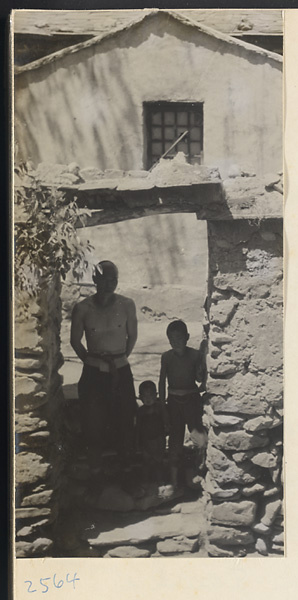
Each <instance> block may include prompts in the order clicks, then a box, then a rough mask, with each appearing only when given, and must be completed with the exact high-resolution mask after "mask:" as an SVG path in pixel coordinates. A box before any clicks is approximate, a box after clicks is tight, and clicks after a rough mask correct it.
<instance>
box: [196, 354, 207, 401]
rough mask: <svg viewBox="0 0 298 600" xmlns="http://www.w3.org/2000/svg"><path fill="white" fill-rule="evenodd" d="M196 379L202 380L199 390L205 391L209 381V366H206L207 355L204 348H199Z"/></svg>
mask: <svg viewBox="0 0 298 600" xmlns="http://www.w3.org/2000/svg"><path fill="white" fill-rule="evenodd" d="M196 381H199V382H200V384H201V385H200V388H199V391H200V392H203V391H205V390H206V382H207V366H206V356H205V353H204V351H203V349H201V348H200V350H198V356H197V360H196Z"/></svg>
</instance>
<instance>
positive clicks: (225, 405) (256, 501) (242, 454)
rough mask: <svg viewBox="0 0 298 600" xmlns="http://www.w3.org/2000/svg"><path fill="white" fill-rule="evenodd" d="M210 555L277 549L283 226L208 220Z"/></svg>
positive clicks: (279, 539) (279, 533)
mask: <svg viewBox="0 0 298 600" xmlns="http://www.w3.org/2000/svg"><path fill="white" fill-rule="evenodd" d="M208 239H209V261H210V262H209V265H210V269H209V295H208V306H207V313H208V322H209V334H208V337H209V354H208V371H209V378H208V394H207V395H206V398H207V401H206V410H205V417H204V419H205V424H206V426H207V428H208V431H209V434H208V450H207V468H208V473H207V476H206V481H205V491H206V494H207V497H208V501H209V520H210V526H209V529H208V535H209V554H210V555H211V556H233V555H234V554H235V553H237V552H238V551H239V549H241V548H242V551H243V552H246V551H247V550H248V549H249V548H252V547H254V548H255V549H256V550H257V551H258V552H259V553H260V554H263V555H267V554H268V553H270V552H276V553H282V552H283V536H282V521H283V517H282V514H281V513H282V491H281V488H282V420H283V408H282V293H283V287H282V256H281V255H282V224H281V221H279V220H276V219H273V220H270V219H269V220H264V221H263V222H259V223H256V222H249V221H247V220H245V221H236V222H229V223H209V225H208Z"/></svg>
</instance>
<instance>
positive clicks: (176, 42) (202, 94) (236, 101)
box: [15, 15, 282, 177]
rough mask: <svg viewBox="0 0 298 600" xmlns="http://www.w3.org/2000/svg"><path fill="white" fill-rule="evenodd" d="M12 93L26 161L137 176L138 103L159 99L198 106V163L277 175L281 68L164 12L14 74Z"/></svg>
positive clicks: (141, 145) (140, 151) (141, 141)
mask: <svg viewBox="0 0 298 600" xmlns="http://www.w3.org/2000/svg"><path fill="white" fill-rule="evenodd" d="M271 90H272V93H271V94H270V91H271ZM16 91H17V93H16V111H15V122H16V139H17V141H18V144H19V147H20V151H21V155H24V156H26V157H28V155H30V157H31V159H32V161H33V162H34V163H35V164H38V163H39V162H43V161H47V162H53V163H57V162H60V163H64V164H65V163H70V162H77V163H79V164H80V165H81V166H82V167H88V166H93V167H98V168H100V169H123V170H130V169H142V168H144V166H145V159H146V156H145V146H146V140H145V134H144V123H143V122H144V115H143V102H146V101H158V100H167V101H173V102H175V101H176V102H178V101H179V102H180V101H185V102H187V101H197V102H203V103H204V163H205V164H207V165H215V166H217V167H219V168H220V170H221V174H222V176H223V177H225V176H226V175H227V173H228V171H229V169H230V167H231V165H233V164H235V163H236V164H238V165H240V167H241V168H243V169H248V170H250V171H254V172H256V173H257V174H260V175H261V174H264V173H266V172H276V171H280V170H281V168H282V156H281V144H282V140H281V119H282V108H281V107H282V75H281V63H278V62H275V61H274V60H272V59H270V58H268V57H266V56H263V55H262V54H260V53H258V52H253V51H248V50H247V49H245V48H243V47H241V46H240V45H236V44H235V45H233V44H229V43H227V42H224V41H222V40H220V39H217V38H216V37H211V36H210V35H207V34H206V33H202V32H200V31H198V30H197V29H196V28H192V27H187V26H186V25H184V24H182V23H180V22H178V21H177V22H176V21H175V20H174V19H173V18H169V17H168V16H165V15H158V16H155V17H151V18H149V19H147V20H146V21H144V22H142V23H141V24H139V25H136V26H134V28H132V29H129V30H127V31H123V32H121V33H118V34H117V35H115V36H113V37H111V38H109V39H107V40H105V41H102V42H101V43H100V44H95V45H94V44H93V45H91V46H90V47H87V48H85V49H82V50H80V51H79V52H76V53H72V54H71V53H70V54H65V55H64V56H63V57H62V58H59V59H58V58H57V59H56V60H52V61H51V62H50V63H48V64H44V65H43V66H40V67H39V68H37V69H33V70H29V71H27V72H23V73H22V74H20V75H18V77H17V78H16ZM264 98H266V102H264Z"/></svg>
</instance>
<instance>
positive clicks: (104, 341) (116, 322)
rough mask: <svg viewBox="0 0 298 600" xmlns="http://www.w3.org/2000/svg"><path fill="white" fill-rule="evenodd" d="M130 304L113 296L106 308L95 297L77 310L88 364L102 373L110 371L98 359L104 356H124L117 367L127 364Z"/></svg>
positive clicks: (127, 300) (117, 362) (87, 299)
mask: <svg viewBox="0 0 298 600" xmlns="http://www.w3.org/2000/svg"><path fill="white" fill-rule="evenodd" d="M129 303H131V300H130V299H129V298H125V296H121V295H120V294H114V295H113V298H112V302H110V303H109V304H108V305H107V306H104V305H102V304H99V303H98V302H96V295H93V296H90V297H89V298H86V299H85V300H83V301H82V302H80V304H79V305H78V308H79V310H80V314H81V318H82V321H83V326H84V332H85V337H86V343H87V350H88V356H87V358H86V361H85V362H86V364H89V365H91V366H95V367H100V369H101V370H102V371H108V370H109V366H108V364H107V363H106V362H105V361H103V360H102V359H100V358H99V357H96V356H95V355H96V354H98V355H100V354H105V353H107V354H109V355H119V354H123V355H124V356H122V357H116V358H115V365H116V366H117V367H122V366H124V365H126V364H127V363H128V361H127V357H126V356H125V352H126V340H127V317H128V309H129Z"/></svg>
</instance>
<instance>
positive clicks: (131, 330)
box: [126, 300, 138, 357]
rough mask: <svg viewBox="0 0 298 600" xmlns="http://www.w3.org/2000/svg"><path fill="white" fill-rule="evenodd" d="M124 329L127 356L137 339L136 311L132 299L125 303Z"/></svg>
mask: <svg viewBox="0 0 298 600" xmlns="http://www.w3.org/2000/svg"><path fill="white" fill-rule="evenodd" d="M126 331H127V340H126V356H127V357H128V356H129V355H130V354H131V352H132V351H133V348H134V346H135V343H136V341H137V339H138V321H137V313H136V305H135V303H134V301H133V300H129V302H128V303H127V323H126Z"/></svg>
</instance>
